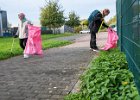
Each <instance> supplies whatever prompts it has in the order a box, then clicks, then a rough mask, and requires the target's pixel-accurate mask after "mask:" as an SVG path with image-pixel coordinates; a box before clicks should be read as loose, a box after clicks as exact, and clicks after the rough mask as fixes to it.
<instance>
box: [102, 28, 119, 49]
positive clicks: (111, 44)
mask: <svg viewBox="0 0 140 100" xmlns="http://www.w3.org/2000/svg"><path fill="white" fill-rule="evenodd" d="M117 40H118V35H117V33H116V32H115V31H114V30H113V29H111V28H108V39H107V42H106V44H105V46H104V47H103V48H101V50H105V51H106V50H109V49H112V48H116V47H117Z"/></svg>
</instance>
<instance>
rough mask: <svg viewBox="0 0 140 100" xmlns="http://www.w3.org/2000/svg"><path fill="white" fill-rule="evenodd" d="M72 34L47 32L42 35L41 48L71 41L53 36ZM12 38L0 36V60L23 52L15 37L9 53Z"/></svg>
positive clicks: (69, 34)
mask: <svg viewBox="0 0 140 100" xmlns="http://www.w3.org/2000/svg"><path fill="white" fill-rule="evenodd" d="M71 35H74V34H71V33H67V34H56V35H53V34H48V35H45V34H44V35H42V42H43V43H42V46H43V49H48V48H53V47H59V46H64V45H68V44H70V43H72V42H70V41H62V40H55V39H53V38H57V37H65V36H71ZM12 42H13V38H11V37H8V38H0V60H3V59H7V58H10V57H13V56H17V55H21V54H22V53H23V50H22V49H21V48H20V46H19V39H18V38H16V39H15V42H14V46H13V51H12V53H11V46H12Z"/></svg>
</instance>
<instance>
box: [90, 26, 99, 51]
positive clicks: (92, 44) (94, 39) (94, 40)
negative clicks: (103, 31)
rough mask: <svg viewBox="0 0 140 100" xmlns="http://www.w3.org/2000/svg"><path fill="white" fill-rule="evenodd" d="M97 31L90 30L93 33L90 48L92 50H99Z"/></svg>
mask: <svg viewBox="0 0 140 100" xmlns="http://www.w3.org/2000/svg"><path fill="white" fill-rule="evenodd" d="M97 32H98V31H97V29H95V28H94V29H90V33H91V39H90V48H91V49H98V48H97V45H96V33H97Z"/></svg>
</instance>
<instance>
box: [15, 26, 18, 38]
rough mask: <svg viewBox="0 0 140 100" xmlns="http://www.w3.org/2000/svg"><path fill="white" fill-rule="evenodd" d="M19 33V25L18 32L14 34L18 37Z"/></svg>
mask: <svg viewBox="0 0 140 100" xmlns="http://www.w3.org/2000/svg"><path fill="white" fill-rule="evenodd" d="M18 35H19V27H18V29H17V32H16V34H15V35H14V38H17V37H18Z"/></svg>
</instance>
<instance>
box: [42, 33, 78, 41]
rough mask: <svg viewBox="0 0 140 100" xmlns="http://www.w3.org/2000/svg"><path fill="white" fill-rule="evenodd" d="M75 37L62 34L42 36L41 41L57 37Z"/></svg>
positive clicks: (70, 34) (69, 34)
mask: <svg viewBox="0 0 140 100" xmlns="http://www.w3.org/2000/svg"><path fill="white" fill-rule="evenodd" d="M72 35H75V34H74V33H64V34H43V35H42V39H43V40H45V39H46V40H48V39H53V38H58V37H67V36H72Z"/></svg>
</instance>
